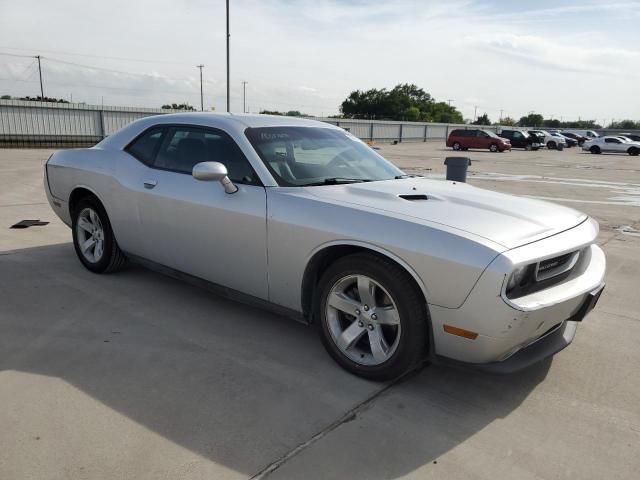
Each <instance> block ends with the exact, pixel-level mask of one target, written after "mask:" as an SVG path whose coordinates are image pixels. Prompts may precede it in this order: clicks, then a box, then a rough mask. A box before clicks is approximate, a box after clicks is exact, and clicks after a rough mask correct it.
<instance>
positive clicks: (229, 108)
mask: <svg viewBox="0 0 640 480" xmlns="http://www.w3.org/2000/svg"><path fill="white" fill-rule="evenodd" d="M230 36H231V35H230V34H229V0H227V112H230V111H231V102H230V98H229V89H230V84H229V37H230Z"/></svg>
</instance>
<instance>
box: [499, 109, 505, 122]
mask: <svg viewBox="0 0 640 480" xmlns="http://www.w3.org/2000/svg"><path fill="white" fill-rule="evenodd" d="M502 112H504V110H502V109H501V110H500V123H502Z"/></svg>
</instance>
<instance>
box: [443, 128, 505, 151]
mask: <svg viewBox="0 0 640 480" xmlns="http://www.w3.org/2000/svg"><path fill="white" fill-rule="evenodd" d="M447 147H451V148H453V149H454V150H468V149H470V148H479V149H487V150H489V151H491V152H504V151H505V150H511V143H510V142H509V140H507V139H506V138H501V137H499V136H498V135H496V134H495V133H493V132H490V131H488V130H481V129H477V128H472V129H468V130H465V129H455V130H452V131H451V133H449V138H447Z"/></svg>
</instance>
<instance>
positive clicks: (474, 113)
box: [473, 105, 478, 122]
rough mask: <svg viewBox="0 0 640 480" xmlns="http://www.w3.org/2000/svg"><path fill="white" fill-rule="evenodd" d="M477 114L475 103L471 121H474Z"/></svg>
mask: <svg viewBox="0 0 640 480" xmlns="http://www.w3.org/2000/svg"><path fill="white" fill-rule="evenodd" d="M477 114H478V106H477V105H475V106H474V107H473V121H474V122H475V121H476V115H477Z"/></svg>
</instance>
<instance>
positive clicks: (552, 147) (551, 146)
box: [547, 140, 557, 150]
mask: <svg viewBox="0 0 640 480" xmlns="http://www.w3.org/2000/svg"><path fill="white" fill-rule="evenodd" d="M547 148H548V149H549V150H555V149H556V148H557V145H556V142H553V141H551V140H549V141H548V142H547Z"/></svg>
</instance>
